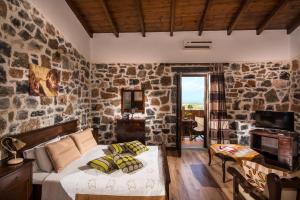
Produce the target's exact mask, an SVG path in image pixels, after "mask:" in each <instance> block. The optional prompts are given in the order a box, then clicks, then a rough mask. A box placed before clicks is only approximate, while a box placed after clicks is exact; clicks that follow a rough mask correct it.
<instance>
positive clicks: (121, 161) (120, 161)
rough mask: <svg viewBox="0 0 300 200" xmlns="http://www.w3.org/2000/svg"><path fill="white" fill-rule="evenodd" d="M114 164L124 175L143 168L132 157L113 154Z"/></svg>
mask: <svg viewBox="0 0 300 200" xmlns="http://www.w3.org/2000/svg"><path fill="white" fill-rule="evenodd" d="M113 159H114V162H115V164H116V165H117V166H118V168H119V169H121V170H122V171H123V172H124V173H130V172H133V171H135V170H138V169H140V168H142V167H143V163H142V162H141V161H139V160H137V159H135V158H134V157H133V156H130V155H120V154H115V155H114V156H113Z"/></svg>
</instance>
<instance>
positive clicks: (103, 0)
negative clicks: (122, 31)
mask: <svg viewBox="0 0 300 200" xmlns="http://www.w3.org/2000/svg"><path fill="white" fill-rule="evenodd" d="M100 2H101V4H102V7H103V10H104V14H105V16H106V18H107V20H108V22H109V24H110V25H111V27H112V29H113V32H114V34H115V36H116V37H119V29H118V26H117V24H116V22H115V21H114V19H113V17H112V15H111V12H110V11H109V9H108V5H107V2H106V0H100Z"/></svg>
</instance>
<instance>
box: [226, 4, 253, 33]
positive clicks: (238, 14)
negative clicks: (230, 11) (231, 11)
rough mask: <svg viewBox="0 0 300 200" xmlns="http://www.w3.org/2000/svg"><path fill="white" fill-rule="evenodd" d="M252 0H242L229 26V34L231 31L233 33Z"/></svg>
mask: <svg viewBox="0 0 300 200" xmlns="http://www.w3.org/2000/svg"><path fill="white" fill-rule="evenodd" d="M250 2H251V0H243V1H242V2H241V5H240V7H239V9H238V10H237V12H236V13H235V15H234V16H233V18H232V21H231V22H230V24H229V27H228V29H227V35H231V33H232V31H233V29H234V28H235V26H236V24H237V22H238V20H239V19H240V17H241V16H242V14H243V13H244V12H245V11H246V10H247V8H248V6H249V4H250Z"/></svg>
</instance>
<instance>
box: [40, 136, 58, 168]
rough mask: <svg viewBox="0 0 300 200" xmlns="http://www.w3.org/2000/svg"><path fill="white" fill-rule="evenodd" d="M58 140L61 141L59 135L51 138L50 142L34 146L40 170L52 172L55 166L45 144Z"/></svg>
mask: <svg viewBox="0 0 300 200" xmlns="http://www.w3.org/2000/svg"><path fill="white" fill-rule="evenodd" d="M58 141H60V137H59V136H58V137H56V138H54V139H52V140H49V141H48V142H45V143H42V144H40V145H38V146H36V147H35V148H34V150H35V158H36V162H37V165H38V167H39V169H40V171H44V172H51V171H52V170H53V166H52V163H51V160H50V158H49V156H48V154H47V152H46V149H45V145H47V144H50V143H53V142H58Z"/></svg>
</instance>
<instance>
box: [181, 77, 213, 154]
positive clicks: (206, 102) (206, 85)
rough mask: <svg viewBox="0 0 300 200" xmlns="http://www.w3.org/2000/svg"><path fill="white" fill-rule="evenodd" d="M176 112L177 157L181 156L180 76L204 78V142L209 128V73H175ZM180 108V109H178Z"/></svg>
mask: <svg viewBox="0 0 300 200" xmlns="http://www.w3.org/2000/svg"><path fill="white" fill-rule="evenodd" d="M176 76H177V101H176V102H177V112H176V119H177V126H176V128H177V130H176V149H177V152H178V155H179V157H180V156H181V149H182V145H181V120H182V119H181V118H182V112H181V107H182V77H204V79H205V97H204V118H205V119H204V129H205V131H206V134H207V136H206V143H207V144H208V142H209V140H210V139H209V134H208V133H209V130H208V122H209V119H208V116H209V114H208V113H209V112H208V109H209V88H208V86H209V80H208V79H209V73H181V72H180V73H177V74H176ZM179 109H180V110H179Z"/></svg>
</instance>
